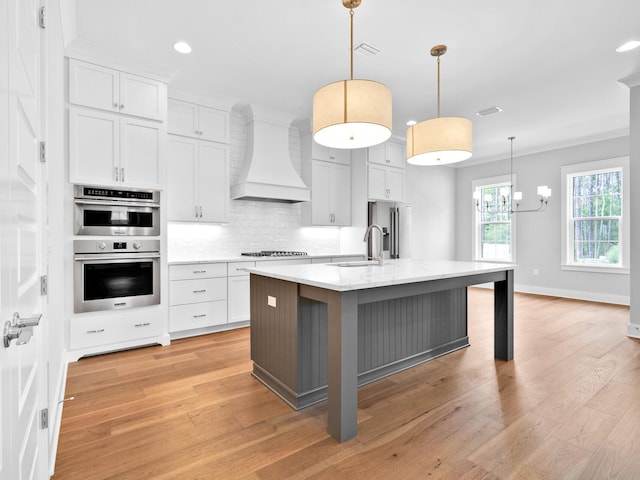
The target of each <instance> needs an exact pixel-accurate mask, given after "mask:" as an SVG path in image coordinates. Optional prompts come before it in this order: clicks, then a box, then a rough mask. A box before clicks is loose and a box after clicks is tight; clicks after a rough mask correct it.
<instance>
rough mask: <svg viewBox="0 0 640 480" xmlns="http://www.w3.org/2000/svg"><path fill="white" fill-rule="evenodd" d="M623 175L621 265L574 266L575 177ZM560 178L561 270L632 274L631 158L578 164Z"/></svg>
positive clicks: (620, 230) (565, 170)
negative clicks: (618, 171)
mask: <svg viewBox="0 0 640 480" xmlns="http://www.w3.org/2000/svg"><path fill="white" fill-rule="evenodd" d="M612 170H621V171H622V214H621V216H620V221H619V224H618V245H619V246H620V247H621V248H620V249H619V252H620V253H619V254H620V263H619V264H617V265H607V264H604V263H597V264H585V263H575V262H574V261H573V258H574V234H575V232H574V221H575V220H574V218H573V184H572V179H573V178H574V177H576V176H585V175H593V174H597V173H604V172H610V171H612ZM560 174H561V180H562V181H561V190H562V191H561V218H562V224H561V225H562V228H561V231H562V234H561V242H562V243H561V252H562V253H561V264H560V268H561V269H562V270H574V271H582V272H596V273H615V274H629V254H630V229H629V221H630V217H629V206H630V200H629V157H616V158H609V159H605V160H594V161H591V162H584V163H576V164H572V165H565V166H563V167H560ZM570 209H571V210H570Z"/></svg>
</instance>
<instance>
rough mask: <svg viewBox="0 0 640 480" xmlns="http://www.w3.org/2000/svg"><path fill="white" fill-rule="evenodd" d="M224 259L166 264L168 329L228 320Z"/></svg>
mask: <svg viewBox="0 0 640 480" xmlns="http://www.w3.org/2000/svg"><path fill="white" fill-rule="evenodd" d="M226 267H227V265H226V263H213V264H212V263H203V264H184V265H170V266H169V332H170V333H175V332H183V331H187V330H193V329H197V328H206V327H213V326H216V325H222V324H225V323H227V268H226Z"/></svg>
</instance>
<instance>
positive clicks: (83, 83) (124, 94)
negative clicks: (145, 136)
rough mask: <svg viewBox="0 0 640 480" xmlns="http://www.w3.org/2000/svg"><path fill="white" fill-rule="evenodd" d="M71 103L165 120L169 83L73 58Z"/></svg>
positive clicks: (70, 69) (70, 67) (70, 85)
mask: <svg viewBox="0 0 640 480" xmlns="http://www.w3.org/2000/svg"><path fill="white" fill-rule="evenodd" d="M69 103H72V104H75V105H83V106H85V107H91V108H98V109H101V110H107V111H109V112H117V113H123V114H127V115H133V116H136V117H144V118H149V119H152V120H160V121H164V119H165V118H166V115H167V85H166V84H165V83H163V82H160V81H157V80H153V79H151V78H146V77H143V76H140V75H134V74H132V73H126V72H120V71H118V70H114V69H112V68H107V67H103V66H101V65H95V64H93V63H88V62H83V61H80V60H76V59H73V58H71V59H69Z"/></svg>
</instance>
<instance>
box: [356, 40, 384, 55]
mask: <svg viewBox="0 0 640 480" xmlns="http://www.w3.org/2000/svg"><path fill="white" fill-rule="evenodd" d="M353 51H354V52H356V53H359V54H360V55H363V56H365V57H375V56H376V55H378V54H379V53H380V49H379V48H377V47H374V46H373V45H371V44H370V43H367V42H360V43H359V44H358V45H356V46H355V47H353Z"/></svg>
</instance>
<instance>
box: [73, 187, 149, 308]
mask: <svg viewBox="0 0 640 480" xmlns="http://www.w3.org/2000/svg"><path fill="white" fill-rule="evenodd" d="M74 188H75V190H74V193H75V199H74V204H75V205H74V210H75V213H74V225H75V226H74V230H75V231H74V233H75V234H76V235H83V236H84V235H87V236H89V235H90V236H91V238H90V239H89V238H87V239H76V240H74V242H73V248H74V312H75V313H82V312H95V311H102V310H116V309H122V308H132V307H140V306H145V305H156V304H159V303H160V240H159V239H158V238H145V237H157V236H159V235H160V192H159V191H155V190H139V189H123V188H118V189H113V188H103V187H94V186H81V185H76V186H75V187H74ZM114 237H120V238H117V239H116V238H114ZM138 237H143V238H138Z"/></svg>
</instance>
